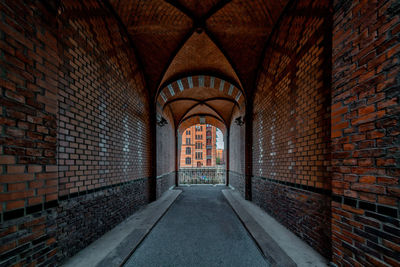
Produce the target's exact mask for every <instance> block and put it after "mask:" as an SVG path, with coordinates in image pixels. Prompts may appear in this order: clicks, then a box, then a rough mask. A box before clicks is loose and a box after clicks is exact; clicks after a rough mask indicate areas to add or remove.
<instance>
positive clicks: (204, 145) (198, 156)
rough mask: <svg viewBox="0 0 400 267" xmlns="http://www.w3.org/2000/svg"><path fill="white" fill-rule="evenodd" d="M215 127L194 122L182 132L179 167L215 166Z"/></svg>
mask: <svg viewBox="0 0 400 267" xmlns="http://www.w3.org/2000/svg"><path fill="white" fill-rule="evenodd" d="M216 129H217V128H215V127H214V126H212V125H209V124H196V125H194V126H191V127H189V128H187V129H186V130H185V131H184V132H183V134H182V146H181V156H180V167H181V168H188V167H215V166H216V156H217V154H216V142H217V138H216Z"/></svg>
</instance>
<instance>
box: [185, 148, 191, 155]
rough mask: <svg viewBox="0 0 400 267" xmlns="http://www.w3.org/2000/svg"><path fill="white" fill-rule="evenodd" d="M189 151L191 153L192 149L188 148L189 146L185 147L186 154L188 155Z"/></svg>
mask: <svg viewBox="0 0 400 267" xmlns="http://www.w3.org/2000/svg"><path fill="white" fill-rule="evenodd" d="M190 153H192V150H191V149H190V147H187V148H186V155H190Z"/></svg>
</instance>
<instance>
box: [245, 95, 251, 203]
mask: <svg viewBox="0 0 400 267" xmlns="http://www.w3.org/2000/svg"><path fill="white" fill-rule="evenodd" d="M245 127H246V129H245V173H246V177H245V198H246V199H247V200H250V201H251V199H252V194H251V177H252V175H253V149H252V145H253V101H252V100H251V99H248V102H247V103H246V115H245Z"/></svg>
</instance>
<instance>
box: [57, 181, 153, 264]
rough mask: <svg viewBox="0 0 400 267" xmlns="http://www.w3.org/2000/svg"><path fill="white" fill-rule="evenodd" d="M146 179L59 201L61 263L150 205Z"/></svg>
mask: <svg viewBox="0 0 400 267" xmlns="http://www.w3.org/2000/svg"><path fill="white" fill-rule="evenodd" d="M147 185H148V183H147V179H136V180H133V181H130V182H127V183H125V184H122V185H119V186H116V187H112V188H109V189H105V190H100V191H98V192H95V193H91V194H86V195H84V196H79V197H74V198H71V199H68V200H64V201H60V202H59V207H58V208H57V213H58V214H57V226H58V228H57V242H58V247H59V255H58V256H59V260H60V261H62V260H63V259H64V258H66V257H70V256H73V255H74V254H75V253H77V252H78V251H79V250H81V249H83V248H85V247H86V246H87V245H89V244H90V243H91V242H93V241H95V240H96V239H97V238H99V237H100V236H102V235H103V234H105V233H106V232H107V231H109V230H111V229H112V228H113V227H114V226H116V225H117V224H118V223H120V222H121V221H123V220H124V219H125V218H127V217H128V216H130V215H131V214H132V213H133V212H135V211H136V210H138V209H139V208H140V207H141V206H143V205H145V204H147V203H148V198H147V196H146V194H143V192H147V190H148V188H147Z"/></svg>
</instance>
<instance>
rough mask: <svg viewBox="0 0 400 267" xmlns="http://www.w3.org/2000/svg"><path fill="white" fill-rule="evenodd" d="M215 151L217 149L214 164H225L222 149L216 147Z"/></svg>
mask: <svg viewBox="0 0 400 267" xmlns="http://www.w3.org/2000/svg"><path fill="white" fill-rule="evenodd" d="M216 151H217V156H216V164H217V165H225V158H224V150H223V149H217V150H216Z"/></svg>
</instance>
